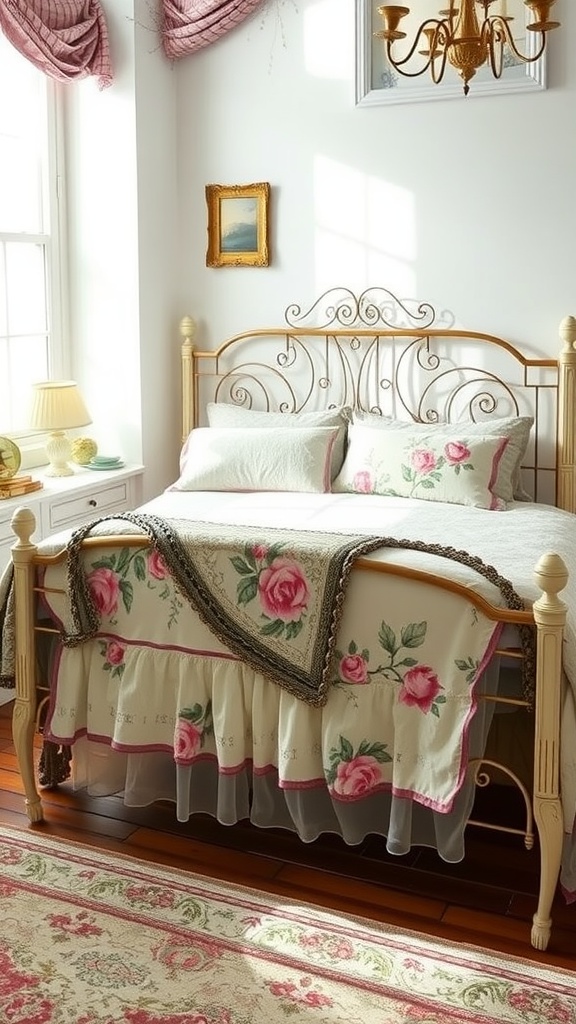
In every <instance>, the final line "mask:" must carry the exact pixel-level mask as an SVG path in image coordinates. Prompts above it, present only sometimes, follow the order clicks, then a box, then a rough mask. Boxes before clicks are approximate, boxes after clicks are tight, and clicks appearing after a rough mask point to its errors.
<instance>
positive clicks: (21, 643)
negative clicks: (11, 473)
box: [11, 508, 43, 824]
mask: <svg viewBox="0 0 576 1024" xmlns="http://www.w3.org/2000/svg"><path fill="white" fill-rule="evenodd" d="M11 525H12V529H13V530H14V533H15V534H16V536H17V537H18V540H17V541H16V544H14V545H13V547H12V561H13V563H14V601H15V632H16V637H15V650H14V655H15V671H16V701H15V704H14V711H13V714H12V736H13V739H14V747H15V749H16V760H17V762H18V770H19V772H20V775H21V777H22V782H23V783H24V793H25V796H26V799H25V803H26V813H27V814H28V817H29V818H30V821H31V822H32V824H35V823H36V822H38V821H42V817H43V815H42V803H41V800H40V795H39V793H38V789H37V787H36V777H35V774H34V732H35V724H36V723H35V718H36V657H35V653H34V652H35V639H34V589H33V588H34V566H33V565H32V559H33V558H34V555H35V554H36V552H37V548H36V545H35V544H32V543H31V541H30V537H31V536H32V534H33V533H34V530H35V529H36V519H35V517H34V514H33V512H31V511H30V509H29V508H17V509H16V511H15V513H14V515H13V516H12V524H11Z"/></svg>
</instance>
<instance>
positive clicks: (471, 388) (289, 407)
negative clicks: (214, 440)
mask: <svg viewBox="0 0 576 1024" xmlns="http://www.w3.org/2000/svg"><path fill="white" fill-rule="evenodd" d="M194 332H195V324H194V321H193V320H192V319H191V318H190V317H184V318H183V320H182V322H181V334H182V336H183V339H184V340H183V344H182V435H183V438H185V437H187V436H188V434H189V432H190V430H191V429H192V428H193V427H194V426H198V425H200V424H202V423H204V422H205V414H204V411H205V408H206V404H207V402H210V401H214V402H218V401H220V402H222V401H225V402H232V403H234V404H236V405H239V406H243V407H244V408H253V409H264V410H282V411H285V412H299V411H303V410H312V409H320V408H322V409H324V408H329V407H333V406H340V405H349V406H352V407H353V408H356V409H363V410H368V411H372V412H376V413H379V414H380V415H382V416H394V417H398V418H401V419H408V420H410V419H412V420H414V421H416V422H423V423H431V424H433V423H437V422H441V421H447V422H456V421H462V420H470V419H472V420H474V421H478V420H483V419H490V417H492V416H533V417H534V428H533V431H532V440H531V444H530V447H529V450H528V452H527V455H526V459H525V464H524V466H523V478H524V485H525V487H526V489H527V490H528V492H529V493H531V494H532V495H533V496H534V499H535V500H536V501H545V502H549V503H552V504H557V505H558V506H559V507H561V508H564V509H567V510H568V511H572V512H573V511H576V467H575V457H576V456H575V443H574V442H575V437H574V434H575V429H576V426H575V425H576V416H575V402H576V383H575V380H576V377H575V375H576V347H575V346H576V319H575V318H574V317H566V318H565V319H564V320H563V321H562V324H561V325H560V337H561V340H562V342H563V347H562V350H561V352H560V354H559V356H558V359H551V358H547V359H544V358H532V357H530V356H527V355H524V354H523V353H522V352H520V350H519V349H517V348H516V347H515V346H514V345H512V344H511V343H510V342H508V341H505V340H504V339H502V338H498V337H496V336H494V335H490V334H483V333H479V332H476V331H466V330H462V329H460V328H457V327H456V326H455V322H454V317H453V315H452V314H451V313H450V312H449V311H443V312H442V313H440V314H439V313H437V312H436V310H435V309H434V308H433V307H432V306H431V305H430V304H429V303H422V302H417V301H401V300H400V299H398V298H397V297H396V296H394V295H393V294H392V293H391V292H389V291H388V290H387V289H385V288H369V289H367V290H366V291H364V292H362V293H361V294H360V295H358V296H356V295H354V294H353V293H352V292H351V291H350V290H349V289H346V288H334V289H331V290H330V291H327V292H325V293H324V294H323V295H322V296H320V298H319V299H317V300H316V301H315V302H314V304H313V305H312V306H311V307H310V308H309V309H307V310H302V308H301V307H300V306H298V305H296V304H291V305H290V306H288V307H287V309H286V311H285V313H284V324H283V326H281V327H270V328H263V329H262V328H261V329H256V330H252V331H245V332H243V333H241V334H237V335H234V336H233V337H231V338H229V339H228V340H227V341H224V342H223V343H222V344H221V345H220V346H219V347H218V348H217V349H215V350H214V351H212V352H202V351H196V350H195V348H194V342H193V337H194Z"/></svg>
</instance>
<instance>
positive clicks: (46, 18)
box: [0, 0, 113, 89]
mask: <svg viewBox="0 0 576 1024" xmlns="http://www.w3.org/2000/svg"><path fill="white" fill-rule="evenodd" d="M0 29H1V30H2V31H3V32H4V35H5V36H7V38H8V39H9V40H10V42H11V43H12V44H13V45H14V46H15V47H16V49H17V50H19V51H20V53H22V54H23V55H24V57H27V58H28V60H30V61H31V62H32V64H34V65H35V67H37V68H39V70H40V71H43V72H44V73H45V74H46V75H49V76H50V78H57V79H58V80H59V81H61V82H71V81H74V80H75V79H78V78H86V77H87V76H88V75H95V76H96V78H97V79H98V85H99V86H100V88H101V89H104V88H105V87H106V86H107V85H110V84H111V82H112V77H113V75H112V64H111V61H110V50H109V45H108V29H107V27H106V21H105V18H104V11H103V10H102V7H101V5H100V0H0Z"/></svg>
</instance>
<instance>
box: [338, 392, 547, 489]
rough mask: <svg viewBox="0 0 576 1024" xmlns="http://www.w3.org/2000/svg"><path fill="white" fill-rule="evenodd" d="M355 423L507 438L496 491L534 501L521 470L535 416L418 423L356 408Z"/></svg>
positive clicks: (353, 418)
mask: <svg viewBox="0 0 576 1024" xmlns="http://www.w3.org/2000/svg"><path fill="white" fill-rule="evenodd" d="M352 422H353V423H356V424H364V426H370V427H378V429H379V430H409V431H410V432H411V433H413V434H414V433H421V434H430V433H431V432H432V431H435V430H440V431H441V432H442V434H443V435H445V434H450V433H453V434H454V436H456V435H458V434H461V433H462V431H463V430H465V431H466V434H467V436H469V437H492V436H494V437H507V438H508V442H509V443H508V444H507V445H506V449H505V451H504V453H503V455H502V458H501V459H500V463H499V466H498V476H497V478H496V482H495V485H494V491H495V494H496V495H497V496H498V497H499V498H502V500H503V501H505V502H509V501H532V500H533V499H532V498H531V497H530V495H529V494H527V492H526V491H525V490H524V488H523V486H522V478H521V473H520V466H521V464H522V459H523V458H524V455H525V454H526V449H527V447H528V441H529V439H530V431H531V429H532V427H533V425H534V417H533V416H495V417H492V418H491V419H489V420H482V421H480V422H474V423H473V422H469V423H468V422H465V423H414V422H413V421H411V420H395V419H389V418H388V417H386V416H379V415H377V414H375V413H370V412H356V411H355V412H354V413H353V414H352Z"/></svg>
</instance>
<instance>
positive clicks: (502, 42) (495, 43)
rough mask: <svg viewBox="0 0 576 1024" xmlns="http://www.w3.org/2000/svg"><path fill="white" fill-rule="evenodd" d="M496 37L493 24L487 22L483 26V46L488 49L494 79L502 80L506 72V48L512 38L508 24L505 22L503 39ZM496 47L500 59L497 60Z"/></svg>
mask: <svg viewBox="0 0 576 1024" xmlns="http://www.w3.org/2000/svg"><path fill="white" fill-rule="evenodd" d="M495 35H496V33H495V32H494V24H493V22H490V21H485V22H484V24H483V25H482V33H481V36H482V45H483V46H485V47H486V50H487V52H488V59H489V61H490V70H491V71H492V74H493V75H494V78H501V77H502V71H503V70H504V47H505V46H506V45H507V44H508V39H509V36H510V30H509V28H508V24H507V22H504V35H503V38H499V39H495ZM496 47H498V53H499V57H498V59H497V58H496V49H495V48H496Z"/></svg>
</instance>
